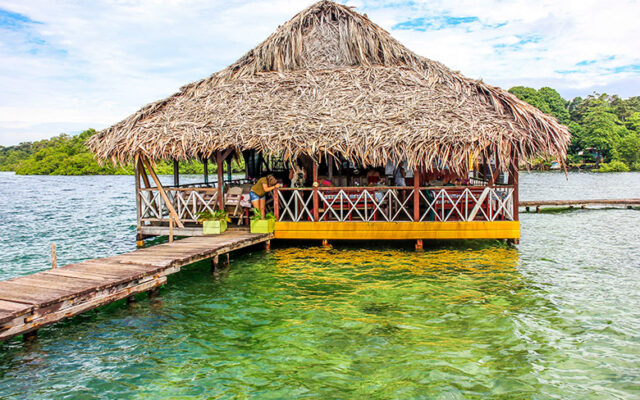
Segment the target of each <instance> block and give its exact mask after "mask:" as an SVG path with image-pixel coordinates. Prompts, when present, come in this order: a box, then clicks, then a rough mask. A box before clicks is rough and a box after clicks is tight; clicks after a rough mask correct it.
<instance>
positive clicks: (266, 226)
mask: <svg viewBox="0 0 640 400" xmlns="http://www.w3.org/2000/svg"><path fill="white" fill-rule="evenodd" d="M275 226H276V216H275V215H274V214H273V213H272V212H269V213H267V214H266V215H265V216H264V219H263V218H262V214H261V213H260V210H258V209H257V208H254V209H253V216H252V217H251V233H271V232H273V230H274V229H275Z"/></svg>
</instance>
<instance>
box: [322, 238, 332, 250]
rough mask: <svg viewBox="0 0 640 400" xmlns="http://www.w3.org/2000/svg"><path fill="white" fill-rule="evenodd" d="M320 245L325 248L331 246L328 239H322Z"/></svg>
mask: <svg viewBox="0 0 640 400" xmlns="http://www.w3.org/2000/svg"><path fill="white" fill-rule="evenodd" d="M322 247H324V248H325V249H330V248H331V245H330V244H329V241H328V240H327V239H322Z"/></svg>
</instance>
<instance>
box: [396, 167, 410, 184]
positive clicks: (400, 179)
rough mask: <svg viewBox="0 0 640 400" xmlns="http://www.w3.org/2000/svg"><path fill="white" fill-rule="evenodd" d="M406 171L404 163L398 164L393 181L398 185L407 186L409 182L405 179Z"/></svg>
mask: <svg viewBox="0 0 640 400" xmlns="http://www.w3.org/2000/svg"><path fill="white" fill-rule="evenodd" d="M405 176H406V174H405V172H404V167H403V166H402V165H398V167H396V170H395V171H394V172H393V182H394V184H395V185H396V186H407V182H406V181H405V179H404V178H405Z"/></svg>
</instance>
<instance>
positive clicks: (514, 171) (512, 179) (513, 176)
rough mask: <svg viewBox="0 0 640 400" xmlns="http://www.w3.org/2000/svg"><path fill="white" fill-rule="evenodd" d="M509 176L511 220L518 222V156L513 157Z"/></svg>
mask: <svg viewBox="0 0 640 400" xmlns="http://www.w3.org/2000/svg"><path fill="white" fill-rule="evenodd" d="M510 171H511V173H510V174H509V184H510V185H513V220H514V221H519V220H520V204H519V203H520V198H519V193H518V155H517V154H516V155H515V156H514V157H513V160H512V165H511V168H510Z"/></svg>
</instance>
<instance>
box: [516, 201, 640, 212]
mask: <svg viewBox="0 0 640 400" xmlns="http://www.w3.org/2000/svg"><path fill="white" fill-rule="evenodd" d="M587 206H597V207H626V208H632V207H639V206H640V199H594V200H538V201H521V202H520V207H524V208H525V210H527V211H529V210H530V209H531V208H533V207H535V209H536V212H540V208H542V207H568V208H573V207H580V208H586V207H587Z"/></svg>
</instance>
